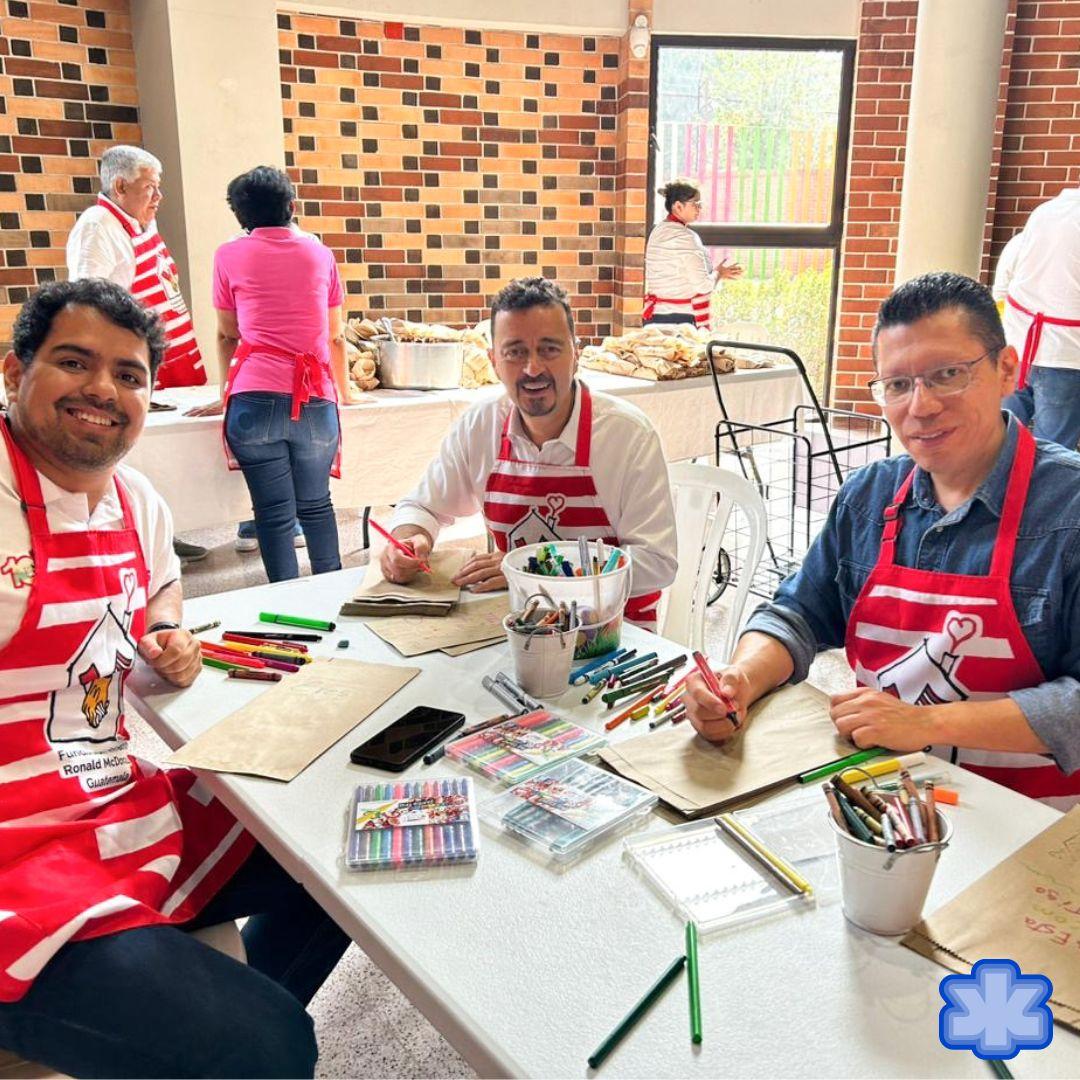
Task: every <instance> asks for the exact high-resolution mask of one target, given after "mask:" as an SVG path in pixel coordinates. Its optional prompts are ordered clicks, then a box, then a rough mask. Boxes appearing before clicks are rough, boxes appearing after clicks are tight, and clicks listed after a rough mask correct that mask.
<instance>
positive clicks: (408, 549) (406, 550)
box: [368, 517, 431, 574]
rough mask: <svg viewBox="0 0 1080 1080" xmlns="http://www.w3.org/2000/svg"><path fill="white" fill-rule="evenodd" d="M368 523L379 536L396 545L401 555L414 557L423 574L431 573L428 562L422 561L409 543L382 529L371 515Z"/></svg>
mask: <svg viewBox="0 0 1080 1080" xmlns="http://www.w3.org/2000/svg"><path fill="white" fill-rule="evenodd" d="M368 524H369V525H370V526H371V527H372V528H373V529H374V530H375V531H376V532H377V533H378V534H379V535H380V536H381V537H383V538H384V539H386V540H388V541H389V542H390V543H391V544H393V545H394V547H396V548H397V549H398V551H400V552H401V553H402V554H403V555H407V556H408V557H409V558H410V559H415V560H416V561H417V562H418V563H419V564H420V569H421V570H422V571H423V572H424V573H425V574H430V573H431V567H430V566H428V564H427V563H426V562H424V561H423V560H422V559H421V558H420V557H419V556H418V555H417V554H416V551H415V550H414V549H413V548H412V546H411V545H409V544H406V543H404V542H402V541H401V540H399V539H398V538H397V537H396V536H392V535H391V534H390V533H389V532H387V531H386V529H384V528H383V527H382V526H381V525H380V524H379V523H378V522H377V521H376V520H375V519H374V518H373V517H369V518H368Z"/></svg>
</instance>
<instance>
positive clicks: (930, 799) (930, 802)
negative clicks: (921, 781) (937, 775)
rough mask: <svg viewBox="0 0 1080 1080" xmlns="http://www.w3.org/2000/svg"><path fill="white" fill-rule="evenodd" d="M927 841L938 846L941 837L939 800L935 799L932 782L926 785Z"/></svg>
mask: <svg viewBox="0 0 1080 1080" xmlns="http://www.w3.org/2000/svg"><path fill="white" fill-rule="evenodd" d="M925 791H926V839H927V840H929V841H930V843H931V844H936V843H937V842H938V841H939V840H940V839H941V835H940V833H939V831H938V828H939V827H938V817H937V799H936V798H935V792H934V784H933V782H932V781H931V782H930V783H929V784H927V785H926V788H925Z"/></svg>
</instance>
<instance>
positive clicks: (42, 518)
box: [0, 417, 49, 536]
mask: <svg viewBox="0 0 1080 1080" xmlns="http://www.w3.org/2000/svg"><path fill="white" fill-rule="evenodd" d="M0 431H3V433H4V444H5V445H6V447H7V452H8V458H9V459H10V461H11V466H12V469H13V471H14V473H15V486H16V487H17V488H18V492H19V499H20V501H21V502H22V506H23V510H24V511H25V512H26V517H27V521H28V523H29V525H30V532H31V534H37V535H39V536H40V535H43V534H45V533H47V532H48V531H49V527H48V524H47V522H48V519H47V517H46V515H45V496H44V495H42V493H41V483H40V481H39V480H38V475H37V469H35V468H34V466H33V465H32V464H31V463H30V459H29V458H28V457H27V456H26V454H24V453H23V451H22V448H21V447H20V446H19V444H18V443H17V442H16V441H15V436H14V435H13V434H12V431H11V421H10V419H9V418H8V417H4V422H3V423H2V424H0Z"/></svg>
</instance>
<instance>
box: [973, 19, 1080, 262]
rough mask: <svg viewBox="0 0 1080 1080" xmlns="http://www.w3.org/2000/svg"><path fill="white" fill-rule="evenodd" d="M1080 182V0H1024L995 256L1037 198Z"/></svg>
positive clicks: (1011, 80) (1011, 76) (1010, 87)
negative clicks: (1051, 1) (1050, 0)
mask: <svg viewBox="0 0 1080 1080" xmlns="http://www.w3.org/2000/svg"><path fill="white" fill-rule="evenodd" d="M1078 183H1080V0H1059V2H1056V3H1048V2H1045V0H1043V2H1036V0H1020V3H1019V4H1018V5H1017V8H1016V31H1015V37H1014V44H1013V50H1012V63H1011V66H1010V71H1009V85H1008V105H1007V109H1006V113H1005V130H1004V138H1003V140H1002V153H1001V170H1000V177H999V180H998V185H997V199H996V205H995V214H994V222H993V245H992V251H993V257H994V258H995V259H996V257H997V255H998V254H999V253H1000V251H1001V248H1002V247H1003V246H1004V245H1005V243H1006V242H1007V241H1008V239H1009V238H1010V237H1011V236H1012V235H1013V233H1014V232H1016V231H1017V230H1018V229H1020V228H1022V227H1023V225H1024V222H1025V221H1026V220H1027V217H1028V215H1029V214H1030V213H1031V211H1032V210H1034V209H1035V207H1036V206H1038V205H1039V204H1040V203H1043V202H1045V201H1046V200H1047V199H1050V198H1053V197H1054V196H1055V195H1057V194H1058V193H1059V192H1060V191H1061V190H1062V189H1063V188H1066V187H1075V186H1076V185H1077V184H1078Z"/></svg>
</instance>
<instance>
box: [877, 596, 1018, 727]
mask: <svg viewBox="0 0 1080 1080" xmlns="http://www.w3.org/2000/svg"><path fill="white" fill-rule="evenodd" d="M863 629H864V631H865V627H864V628H863ZM875 629H877V630H879V631H880V630H882V629H884V628H875ZM875 636H877V635H875ZM1006 654H1007V655H1006ZM1011 654H1012V650H1011V649H1009V646H1008V642H1007V641H1006V640H1004V639H998V638H988V637H984V636H983V622H982V619H981V618H980V617H979V616H978V615H972V614H963V615H962V614H960V613H959V612H957V611H950V612H948V614H947V615H946V616H945V618H944V620H942V627H941V630H940V631H939V632H938V633H936V634H934V633H930V634H926V635H925V636H924V637H923V638H922V640H921V641H920V642H919V644H918V645H915V646H913V647H911V648H910V649H908V651H907V652H906V653H904V655H903V656H901V657H900V658H899V659H898V660H894V661H893V662H892V663H891V664H888V665H886V666H885V667H883V668H881V669H880V670H879V671H878V672H877V676H876V677H877V684H878V689H879V690H883V691H884V692H885V693H887V694H892V695H893V696H894V697H897V698H899V699H900V700H901V701H907V702H909V703H911V704H914V705H941V704H943V703H945V702H947V701H966V700H967V699H968V698H969V697H971V691H970V690H969V689H968V688H967V687H966V686H965V685H964V684H963V683H962V682H961V681H960V680H959V678H958V677H957V671H958V669H959V668H960V666H961V665H962V663H963V660H964V657H965V656H992V657H995V658H1000V659H1011Z"/></svg>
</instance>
